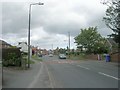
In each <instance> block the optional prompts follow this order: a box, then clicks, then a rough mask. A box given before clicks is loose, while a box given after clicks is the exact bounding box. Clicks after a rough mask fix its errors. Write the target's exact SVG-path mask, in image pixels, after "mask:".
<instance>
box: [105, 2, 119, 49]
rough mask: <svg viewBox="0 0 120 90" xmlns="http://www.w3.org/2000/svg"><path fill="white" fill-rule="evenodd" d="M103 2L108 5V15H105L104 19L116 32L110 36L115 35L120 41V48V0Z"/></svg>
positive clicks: (115, 38)
mask: <svg viewBox="0 0 120 90" xmlns="http://www.w3.org/2000/svg"><path fill="white" fill-rule="evenodd" d="M103 3H104V4H105V5H108V9H107V10H106V16H105V17H103V20H104V21H105V23H106V25H107V26H108V27H109V28H110V29H111V30H113V32H114V33H113V34H111V35H110V36H112V37H114V40H115V41H116V42H117V43H119V48H120V40H119V39H120V0H109V1H108V0H107V2H103Z"/></svg>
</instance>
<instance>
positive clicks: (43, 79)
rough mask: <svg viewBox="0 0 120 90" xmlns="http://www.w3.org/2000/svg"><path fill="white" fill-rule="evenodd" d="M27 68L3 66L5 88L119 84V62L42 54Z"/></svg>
mask: <svg viewBox="0 0 120 90" xmlns="http://www.w3.org/2000/svg"><path fill="white" fill-rule="evenodd" d="M42 59H43V62H39V61H36V63H35V64H32V65H31V67H30V69H28V70H13V69H8V68H4V70H3V71H4V73H3V76H4V84H3V88H118V81H119V78H118V65H117V63H112V62H105V61H93V60H85V61H84V60H68V59H58V56H53V57H49V56H43V57H42Z"/></svg>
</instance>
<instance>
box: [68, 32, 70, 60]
mask: <svg viewBox="0 0 120 90" xmlns="http://www.w3.org/2000/svg"><path fill="white" fill-rule="evenodd" d="M68 44H69V49H68V50H69V51H68V54H69V58H70V32H68Z"/></svg>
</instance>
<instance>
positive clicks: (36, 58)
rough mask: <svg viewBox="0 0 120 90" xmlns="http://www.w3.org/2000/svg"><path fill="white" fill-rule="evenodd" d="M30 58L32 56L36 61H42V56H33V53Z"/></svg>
mask: <svg viewBox="0 0 120 90" xmlns="http://www.w3.org/2000/svg"><path fill="white" fill-rule="evenodd" d="M32 58H33V59H34V60H37V61H42V58H40V57H38V56H35V55H33V56H32Z"/></svg>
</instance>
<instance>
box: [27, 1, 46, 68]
mask: <svg viewBox="0 0 120 90" xmlns="http://www.w3.org/2000/svg"><path fill="white" fill-rule="evenodd" d="M32 5H44V3H40V2H39V3H32V4H30V6H29V26H28V68H30V21H31V6H32Z"/></svg>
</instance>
